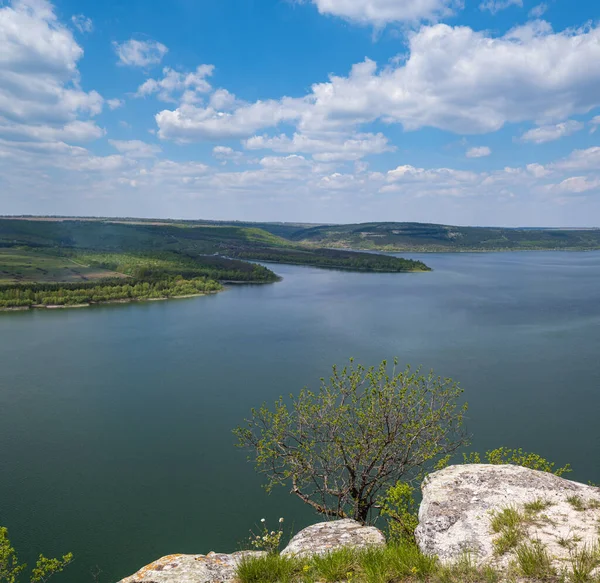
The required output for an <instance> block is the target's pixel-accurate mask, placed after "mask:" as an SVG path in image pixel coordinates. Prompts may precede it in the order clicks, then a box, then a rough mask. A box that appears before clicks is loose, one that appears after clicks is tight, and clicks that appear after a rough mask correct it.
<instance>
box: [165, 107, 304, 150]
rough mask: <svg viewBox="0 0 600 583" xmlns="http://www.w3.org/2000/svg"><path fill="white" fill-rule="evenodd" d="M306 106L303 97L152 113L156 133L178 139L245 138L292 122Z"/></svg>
mask: <svg viewBox="0 0 600 583" xmlns="http://www.w3.org/2000/svg"><path fill="white" fill-rule="evenodd" d="M305 108H306V105H305V104H304V102H303V100H296V99H291V98H285V97H284V98H283V99H281V100H269V101H257V102H256V103H253V104H244V105H241V106H239V107H238V108H237V109H236V110H234V111H233V112H231V113H230V112H226V111H219V110H216V109H215V108H214V107H212V106H208V107H196V106H194V105H191V104H183V105H181V106H180V107H179V108H177V109H176V110H174V111H169V110H164V111H161V112H159V113H157V114H156V116H155V119H156V123H157V124H158V127H159V132H158V134H159V136H160V137H161V138H164V139H171V140H177V141H181V142H185V141H193V140H205V139H211V140H214V139H217V140H218V139H223V138H246V137H249V136H251V135H252V134H253V133H255V132H256V131H257V130H259V129H261V128H267V127H275V126H277V125H278V124H279V123H281V122H284V121H288V122H293V121H295V120H297V119H298V118H299V117H300V114H301V110H302V109H305Z"/></svg>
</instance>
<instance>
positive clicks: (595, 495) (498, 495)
mask: <svg viewBox="0 0 600 583" xmlns="http://www.w3.org/2000/svg"><path fill="white" fill-rule="evenodd" d="M422 490H423V502H422V504H421V507H420V510H419V526H418V528H417V531H416V537H417V542H418V544H419V546H420V548H421V550H422V551H424V552H425V553H428V554H432V555H437V556H438V557H439V558H440V560H441V561H442V562H445V563H449V562H452V561H456V560H457V559H459V558H460V557H461V556H464V553H465V552H468V553H469V554H470V556H471V557H472V558H473V559H474V560H476V561H478V562H479V563H488V564H491V565H495V566H498V567H503V566H506V565H507V564H508V563H509V561H510V560H511V558H512V553H513V552H514V548H509V549H502V547H500V546H499V545H498V544H494V541H497V540H498V538H499V537H500V536H502V531H500V532H493V529H492V517H493V516H494V513H496V514H497V513H499V512H502V511H503V510H505V509H507V508H511V509H513V510H515V511H516V512H517V513H518V515H519V516H520V519H519V520H520V522H519V524H518V528H519V530H520V532H521V533H522V536H521V542H522V543H528V541H540V542H541V544H542V545H544V546H545V548H546V550H547V552H548V554H549V555H550V557H551V558H552V559H553V560H554V564H555V566H557V567H559V568H560V567H561V565H563V566H564V564H565V562H566V561H568V559H569V556H571V555H572V554H573V553H574V552H576V551H577V549H581V548H583V547H584V546H585V545H587V547H588V548H590V547H591V546H593V545H594V544H595V543H597V541H598V525H599V522H598V521H599V520H600V489H599V488H596V487H592V486H586V485H584V484H579V483H577V482H572V481H570V480H565V479H563V478H559V477H557V476H555V475H553V474H548V473H545V472H538V471H535V470H530V469H527V468H522V467H519V466H512V465H501V466H496V465H479V464H478V465H462V466H452V467H449V468H446V469H444V470H441V471H439V472H435V473H433V474H431V475H429V477H428V478H427V479H426V480H425V482H424V483H423V486H422Z"/></svg>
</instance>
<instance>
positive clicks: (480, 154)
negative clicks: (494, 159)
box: [466, 146, 492, 158]
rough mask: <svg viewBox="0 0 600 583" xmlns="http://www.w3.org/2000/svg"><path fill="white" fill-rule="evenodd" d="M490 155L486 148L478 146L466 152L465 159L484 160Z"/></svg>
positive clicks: (490, 151) (488, 149)
mask: <svg viewBox="0 0 600 583" xmlns="http://www.w3.org/2000/svg"><path fill="white" fill-rule="evenodd" d="M491 153H492V150H491V149H490V148H488V147H487V146H480V147H478V148H471V149H470V150H467V153H466V156H467V158H485V157H486V156H489V155H490V154H491Z"/></svg>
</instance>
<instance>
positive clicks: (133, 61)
mask: <svg viewBox="0 0 600 583" xmlns="http://www.w3.org/2000/svg"><path fill="white" fill-rule="evenodd" d="M113 47H114V49H115V52H116V53H117V57H119V61H118V64H119V65H127V66H130V67H148V66H150V65H158V64H159V63H160V62H161V61H162V60H163V57H164V56H165V55H166V54H167V52H168V51H169V49H168V48H167V47H166V46H165V45H163V44H162V43H159V42H157V41H155V40H146V41H140V40H135V39H130V40H128V41H125V42H123V43H117V42H113Z"/></svg>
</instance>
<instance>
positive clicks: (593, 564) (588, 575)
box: [570, 545, 600, 583]
mask: <svg viewBox="0 0 600 583" xmlns="http://www.w3.org/2000/svg"><path fill="white" fill-rule="evenodd" d="M570 563H571V573H570V575H571V577H570V580H571V581H572V583H590V582H591V581H594V578H593V577H592V573H593V572H594V571H595V570H596V569H597V568H598V567H600V548H599V547H598V545H592V546H588V545H584V546H583V547H580V548H579V549H577V550H573V551H571V556H570ZM595 581H598V579H595Z"/></svg>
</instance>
